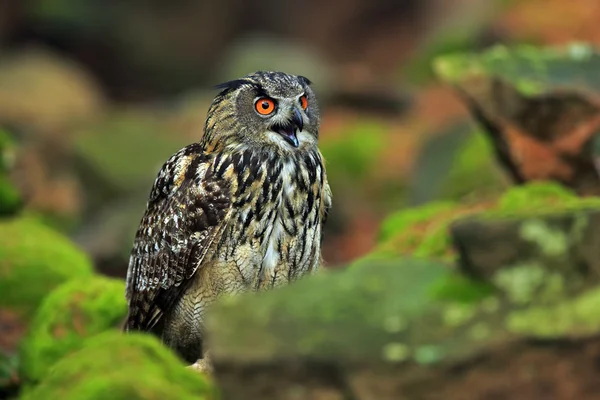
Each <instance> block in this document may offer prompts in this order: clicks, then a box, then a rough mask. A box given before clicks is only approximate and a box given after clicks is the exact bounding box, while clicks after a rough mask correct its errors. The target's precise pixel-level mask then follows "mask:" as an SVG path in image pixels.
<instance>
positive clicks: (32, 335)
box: [21, 276, 127, 382]
mask: <svg viewBox="0 0 600 400" xmlns="http://www.w3.org/2000/svg"><path fill="white" fill-rule="evenodd" d="M124 293H125V283H124V282H123V281H122V280H118V279H112V278H106V277H101V276H93V277H86V278H82V279H73V280H70V281H68V282H66V283H64V284H62V285H60V286H58V287H57V288H56V289H54V290H53V291H52V292H51V293H50V294H49V295H48V296H47V297H46V298H45V299H44V301H43V302H42V304H41V305H40V307H39V308H38V311H37V313H36V315H35V317H34V318H33V320H32V322H31V325H30V327H29V331H28V333H27V335H26V337H25V338H24V339H23V342H22V344H21V358H22V364H21V370H22V375H23V376H24V377H25V378H26V379H27V380H29V381H33V382H35V381H38V380H40V379H41V378H43V377H44V376H45V375H46V373H47V371H48V368H49V367H50V366H51V365H52V364H54V363H55V362H56V361H58V360H59V359H60V358H62V357H63V356H65V355H66V354H69V353H71V352H73V351H75V350H77V349H79V348H80V347H81V346H82V344H83V342H84V340H85V339H86V338H88V337H90V336H93V335H96V334H99V333H101V332H104V331H106V330H110V329H117V328H119V327H120V325H121V324H122V322H123V320H124V318H125V316H126V315H127V305H126V302H125V297H124Z"/></svg>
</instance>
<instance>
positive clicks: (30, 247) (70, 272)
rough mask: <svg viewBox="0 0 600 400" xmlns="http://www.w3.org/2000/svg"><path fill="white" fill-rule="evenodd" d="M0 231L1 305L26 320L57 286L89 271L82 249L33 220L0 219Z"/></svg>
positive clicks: (85, 274) (89, 264)
mask: <svg viewBox="0 0 600 400" xmlns="http://www.w3.org/2000/svg"><path fill="white" fill-rule="evenodd" d="M0 232H2V234H1V235H0V277H1V279H0V293H2V296H0V307H2V308H7V309H9V310H12V311H15V312H17V313H18V314H20V315H21V316H22V317H23V318H24V319H25V320H29V319H30V318H31V317H32V316H33V313H34V312H35V310H36V309H37V307H38V305H39V304H40V303H41V301H42V299H43V298H44V296H46V295H47V294H48V293H49V292H50V291H51V290H52V289H54V288H55V287H56V286H58V285H59V284H61V283H63V282H65V281H67V280H69V279H73V278H78V277H89V276H91V274H92V265H91V263H90V260H89V259H88V258H87V256H86V255H85V254H84V253H83V252H82V251H81V250H79V249H78V248H77V247H75V246H74V245H73V244H72V243H71V242H70V241H69V240H68V239H67V238H66V237H64V236H63V235H61V234H59V233H58V232H55V231H54V230H52V229H50V228H48V227H46V226H44V225H42V224H41V223H40V222H38V221H37V220H35V219H32V218H29V217H13V218H8V219H2V220H0Z"/></svg>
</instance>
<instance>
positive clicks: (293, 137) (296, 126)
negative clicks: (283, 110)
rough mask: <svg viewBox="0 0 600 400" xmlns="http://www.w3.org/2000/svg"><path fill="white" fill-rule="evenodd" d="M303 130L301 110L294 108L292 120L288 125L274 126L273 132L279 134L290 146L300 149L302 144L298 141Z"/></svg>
mask: <svg viewBox="0 0 600 400" xmlns="http://www.w3.org/2000/svg"><path fill="white" fill-rule="evenodd" d="M303 128H304V122H303V120H302V114H301V113H300V110H298V109H297V108H296V107H294V110H293V112H292V118H291V119H290V120H289V121H288V122H287V123H286V124H283V125H277V126H274V127H273V130H274V131H275V132H277V133H279V134H280V135H281V136H282V137H283V138H284V139H285V140H286V141H287V142H288V143H289V144H291V145H292V146H294V147H298V146H300V142H299V141H298V136H297V133H298V132H299V131H301V130H302V129H303Z"/></svg>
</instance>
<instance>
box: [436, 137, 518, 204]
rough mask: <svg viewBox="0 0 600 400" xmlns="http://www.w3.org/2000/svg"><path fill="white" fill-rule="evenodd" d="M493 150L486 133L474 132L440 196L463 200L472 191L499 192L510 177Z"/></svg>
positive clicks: (462, 150)
mask: <svg viewBox="0 0 600 400" xmlns="http://www.w3.org/2000/svg"><path fill="white" fill-rule="evenodd" d="M493 151H494V150H493V147H492V145H491V143H489V140H488V139H487V137H485V135H484V133H482V132H480V131H475V132H472V133H471V134H470V136H469V137H468V138H467V140H466V141H465V143H463V145H462V147H461V148H460V149H459V150H458V152H457V155H456V157H455V158H454V160H453V162H452V166H451V167H450V171H449V174H448V178H447V180H446V181H445V182H444V184H443V185H442V193H441V195H440V197H441V198H442V199H448V200H456V201H459V200H461V199H463V198H465V197H468V196H470V195H472V194H476V195H477V196H478V197H486V196H487V197H489V196H490V195H498V194H500V193H501V191H502V190H503V189H506V187H507V182H506V179H505V178H504V177H503V175H502V172H501V171H500V170H499V169H498V167H497V166H496V160H495V157H494V154H493Z"/></svg>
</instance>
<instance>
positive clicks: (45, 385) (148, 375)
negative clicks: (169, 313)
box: [21, 332, 216, 400]
mask: <svg viewBox="0 0 600 400" xmlns="http://www.w3.org/2000/svg"><path fill="white" fill-rule="evenodd" d="M108 393H110V395H108ZM106 396H109V397H110V398H111V399H115V400H120V399H123V400H125V399H126V400H154V399H190V400H191V399H214V398H215V396H216V393H215V389H214V388H213V387H212V386H211V384H210V383H209V382H208V380H207V379H206V378H205V377H203V376H202V375H200V374H198V373H196V372H193V371H190V370H189V369H187V368H185V367H184V364H183V363H182V362H181V361H180V360H179V359H178V358H177V357H176V356H175V355H174V354H173V353H171V351H170V350H169V349H167V348H166V347H164V346H163V345H162V344H161V343H160V341H159V340H158V339H157V338H155V337H153V336H151V335H143V334H139V333H135V334H134V333H131V334H123V333H121V332H105V333H103V334H100V335H96V336H94V337H91V338H89V339H87V340H86V341H85V342H84V343H83V347H82V348H81V349H80V350H78V351H76V352H73V353H71V354H69V355H67V356H65V357H64V358H62V359H60V360H59V361H58V362H57V363H56V364H54V365H53V366H52V368H51V369H50V371H49V372H48V374H47V375H46V376H45V377H44V379H43V380H42V382H41V383H40V384H39V385H37V386H35V387H33V388H32V389H29V390H26V391H25V393H23V394H22V396H21V398H22V399H24V400H28V399H31V400H33V399H65V400H70V399H73V400H74V399H100V398H106Z"/></svg>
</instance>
